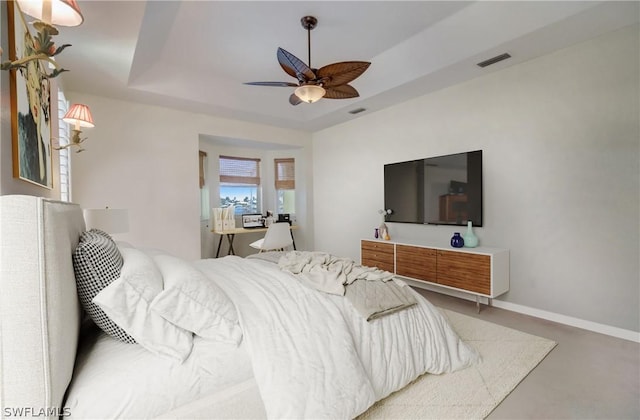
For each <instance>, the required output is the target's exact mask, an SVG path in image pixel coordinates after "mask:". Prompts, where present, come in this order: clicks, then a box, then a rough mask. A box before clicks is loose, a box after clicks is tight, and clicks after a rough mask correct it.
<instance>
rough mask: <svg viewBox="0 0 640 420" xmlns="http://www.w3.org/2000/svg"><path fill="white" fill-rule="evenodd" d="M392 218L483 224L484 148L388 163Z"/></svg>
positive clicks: (386, 187) (386, 173)
mask: <svg viewBox="0 0 640 420" xmlns="http://www.w3.org/2000/svg"><path fill="white" fill-rule="evenodd" d="M384 207H385V209H391V211H392V213H391V214H390V215H388V216H387V221H388V222H400V223H420V224H435V225H458V226H464V225H466V224H467V221H468V220H470V221H471V222H472V223H473V225H474V226H482V150H476V151H473V152H466V153H457V154H453V155H446V156H437V157H430V158H425V159H417V160H411V161H407V162H398V163H389V164H386V165H384Z"/></svg>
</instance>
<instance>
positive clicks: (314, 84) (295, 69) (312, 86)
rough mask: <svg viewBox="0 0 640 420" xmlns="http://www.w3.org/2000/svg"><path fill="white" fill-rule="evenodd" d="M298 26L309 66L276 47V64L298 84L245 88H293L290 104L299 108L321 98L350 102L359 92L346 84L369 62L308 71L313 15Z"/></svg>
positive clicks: (316, 22)
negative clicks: (303, 31)
mask: <svg viewBox="0 0 640 420" xmlns="http://www.w3.org/2000/svg"><path fill="white" fill-rule="evenodd" d="M300 23H301V24H302V27H303V28H304V29H306V30H307V46H308V50H309V62H308V64H305V63H304V62H303V61H302V60H300V59H299V58H298V57H296V56H295V55H293V54H291V53H290V52H288V51H286V50H285V49H283V48H278V54H277V57H278V62H279V63H280V66H281V67H282V69H283V70H284V71H285V72H286V73H287V74H288V75H289V76H291V77H294V78H296V79H297V80H298V83H297V84H296V83H292V82H247V83H245V85H254V86H276V87H295V88H296V90H295V92H294V93H292V94H291V96H289V103H290V104H291V105H298V104H299V103H301V102H307V103H313V102H316V101H318V100H320V99H321V98H327V99H349V98H356V97H358V96H360V94H358V91H357V90H356V89H355V88H354V87H353V86H351V85H349V82H351V81H352V80H354V79H356V78H357V77H358V76H360V75H361V74H362V73H364V72H365V70H367V68H369V66H370V65H371V63H369V62H366V61H342V62H339V63H333V64H329V65H326V66H324V67H320V68H319V69H314V68H311V30H312V29H313V28H315V27H316V25H317V24H318V19H316V18H315V17H313V16H305V17H303V18H302V19H300Z"/></svg>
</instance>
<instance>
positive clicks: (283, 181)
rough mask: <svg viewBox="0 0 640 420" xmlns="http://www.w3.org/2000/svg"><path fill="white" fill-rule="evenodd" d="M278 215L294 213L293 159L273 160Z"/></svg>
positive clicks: (294, 183)
mask: <svg viewBox="0 0 640 420" xmlns="http://www.w3.org/2000/svg"><path fill="white" fill-rule="evenodd" d="M274 167H275V171H276V174H275V175H276V176H275V180H276V185H275V186H276V197H277V200H278V205H277V208H278V210H277V211H278V214H282V213H289V214H292V213H295V212H296V191H295V189H296V176H295V169H296V162H295V159H294V158H286V159H274Z"/></svg>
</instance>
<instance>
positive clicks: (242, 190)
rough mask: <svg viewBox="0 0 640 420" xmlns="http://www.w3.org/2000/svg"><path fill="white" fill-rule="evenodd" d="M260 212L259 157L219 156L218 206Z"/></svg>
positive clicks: (239, 210) (243, 211) (236, 211)
mask: <svg viewBox="0 0 640 420" xmlns="http://www.w3.org/2000/svg"><path fill="white" fill-rule="evenodd" d="M229 206H235V214H236V215H240V214H243V213H260V159H254V158H241V157H231V156H220V207H229Z"/></svg>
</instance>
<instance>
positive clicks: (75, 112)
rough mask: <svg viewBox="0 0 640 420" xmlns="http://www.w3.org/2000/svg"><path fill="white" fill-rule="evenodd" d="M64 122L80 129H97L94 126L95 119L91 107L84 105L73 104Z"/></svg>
mask: <svg viewBox="0 0 640 420" xmlns="http://www.w3.org/2000/svg"><path fill="white" fill-rule="evenodd" d="M62 119H63V120H64V122H66V123H69V124H74V125H75V126H76V128H78V127H95V124H93V117H92V116H91V111H89V107H88V106H86V105H84V104H73V105H71V108H70V109H69V110H68V111H67V113H66V114H64V117H62Z"/></svg>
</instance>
